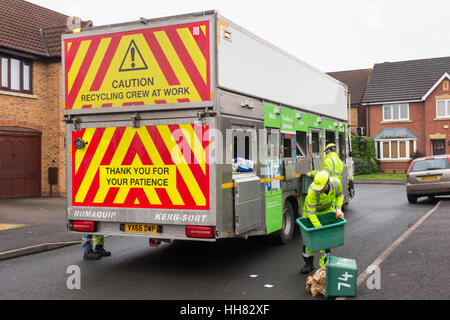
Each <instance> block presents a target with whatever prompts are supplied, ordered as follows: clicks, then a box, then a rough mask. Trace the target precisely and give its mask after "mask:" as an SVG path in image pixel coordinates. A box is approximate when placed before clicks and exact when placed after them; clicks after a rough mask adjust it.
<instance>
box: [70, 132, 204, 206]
mask: <svg viewBox="0 0 450 320" xmlns="http://www.w3.org/2000/svg"><path fill="white" fill-rule="evenodd" d="M76 139H82V140H83V141H85V142H88V143H87V144H86V146H85V147H84V148H83V149H76V148H72V152H73V154H72V204H73V205H74V206H89V207H96V206H97V207H130V208H161V209H190V210H208V209H209V164H208V146H209V134H208V127H207V126H199V125H195V124H178V125H158V126H146V127H141V128H139V129H133V128H131V127H108V128H87V129H82V130H80V131H74V132H72V143H75V140H76Z"/></svg>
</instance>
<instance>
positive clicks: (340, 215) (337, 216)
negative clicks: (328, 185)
mask: <svg viewBox="0 0 450 320" xmlns="http://www.w3.org/2000/svg"><path fill="white" fill-rule="evenodd" d="M339 217H341V218H344V213H343V212H342V210H341V209H337V210H336V219H338V218H339Z"/></svg>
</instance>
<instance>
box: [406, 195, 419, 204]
mask: <svg viewBox="0 0 450 320" xmlns="http://www.w3.org/2000/svg"><path fill="white" fill-rule="evenodd" d="M408 202H409V203H417V197H416V196H408Z"/></svg>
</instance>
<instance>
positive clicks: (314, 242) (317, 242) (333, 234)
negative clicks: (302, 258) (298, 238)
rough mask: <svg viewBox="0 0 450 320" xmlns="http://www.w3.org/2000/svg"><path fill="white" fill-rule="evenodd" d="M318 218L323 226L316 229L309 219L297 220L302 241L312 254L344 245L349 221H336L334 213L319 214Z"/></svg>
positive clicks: (341, 219)
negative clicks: (345, 226) (345, 230)
mask: <svg viewBox="0 0 450 320" xmlns="http://www.w3.org/2000/svg"><path fill="white" fill-rule="evenodd" d="M317 218H318V219H319V221H320V224H321V225H322V226H320V227H318V228H315V227H314V226H313V224H312V223H311V221H310V220H309V218H308V217H305V218H297V220H296V222H297V224H298V225H299V227H300V233H301V235H302V241H303V244H304V245H305V246H307V247H308V248H309V250H310V251H311V252H316V251H319V250H325V249H330V248H335V247H341V246H343V245H344V225H345V224H346V223H347V220H345V219H344V218H341V217H339V218H338V219H336V213H335V212H334V211H331V212H327V213H322V214H318V215H317Z"/></svg>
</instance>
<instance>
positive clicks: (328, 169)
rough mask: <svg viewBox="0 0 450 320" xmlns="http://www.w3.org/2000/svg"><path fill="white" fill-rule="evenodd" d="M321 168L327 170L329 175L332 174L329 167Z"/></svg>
mask: <svg viewBox="0 0 450 320" xmlns="http://www.w3.org/2000/svg"><path fill="white" fill-rule="evenodd" d="M322 170H323V171H326V172H328V174H329V175H330V176H331V175H332V174H333V171H331V170H330V168H323V169H322Z"/></svg>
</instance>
